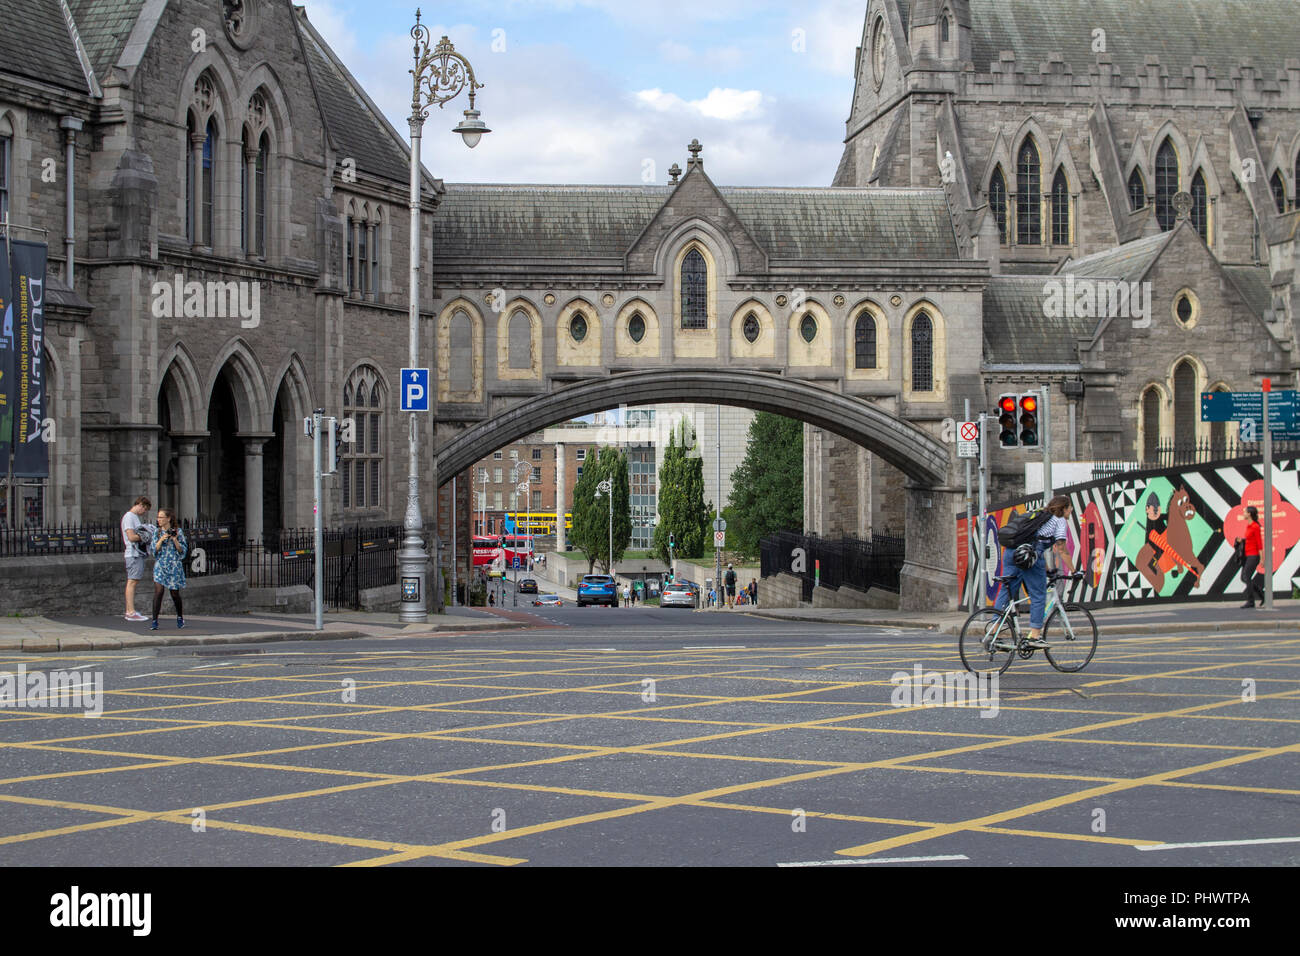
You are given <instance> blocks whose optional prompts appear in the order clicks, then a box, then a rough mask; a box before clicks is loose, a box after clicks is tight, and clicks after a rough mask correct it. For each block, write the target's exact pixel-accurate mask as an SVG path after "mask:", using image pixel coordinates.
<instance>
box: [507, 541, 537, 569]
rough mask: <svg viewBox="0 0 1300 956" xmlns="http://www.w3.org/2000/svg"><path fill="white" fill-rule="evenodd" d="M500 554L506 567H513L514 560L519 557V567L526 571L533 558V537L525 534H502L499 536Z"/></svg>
mask: <svg viewBox="0 0 1300 956" xmlns="http://www.w3.org/2000/svg"><path fill="white" fill-rule="evenodd" d="M501 556H502V557H503V558H504V559H505V567H506V568H507V569H509V568H513V567H514V560H515V558H516V557H518V558H519V567H520V569H521V570H524V571H527V570H528V565H529V562H530V561H532V559H533V539H532V537H531V536H530V535H526V534H504V535H502V536H501Z"/></svg>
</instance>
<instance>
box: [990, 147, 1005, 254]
mask: <svg viewBox="0 0 1300 956" xmlns="http://www.w3.org/2000/svg"><path fill="white" fill-rule="evenodd" d="M989 209H991V210H992V211H993V221H994V222H996V223H997V225H998V242H1000V243H1001V244H1002V245H1006V243H1007V181H1006V178H1005V177H1004V176H1003V175H1002V167H1001V166H999V167H997V168H996V169H994V170H993V178H992V179H990V180H989Z"/></svg>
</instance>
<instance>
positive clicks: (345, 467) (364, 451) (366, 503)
mask: <svg viewBox="0 0 1300 956" xmlns="http://www.w3.org/2000/svg"><path fill="white" fill-rule="evenodd" d="M383 415H384V398H383V387H382V386H381V384H380V380H379V373H378V372H377V371H375V369H374V368H373V367H372V366H369V365H363V366H361V367H360V368H358V369H357V370H356V371H355V372H353V373H352V374H351V375H350V376H348V380H347V383H346V384H345V385H344V387H343V420H344V422H347V421H349V420H351V422H352V441H351V442H350V443H345V444H344V445H343V454H342V461H341V462H340V463H339V487H340V489H341V490H342V492H343V507H344V509H347V510H357V509H361V508H366V509H370V508H382V507H384V494H383V491H384V483H383V470H384V445H385V438H384V427H383Z"/></svg>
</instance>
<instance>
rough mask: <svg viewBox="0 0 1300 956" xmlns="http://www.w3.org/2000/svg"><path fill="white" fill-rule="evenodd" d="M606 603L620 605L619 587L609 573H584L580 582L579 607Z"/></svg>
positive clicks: (610, 605)
mask: <svg viewBox="0 0 1300 956" xmlns="http://www.w3.org/2000/svg"><path fill="white" fill-rule="evenodd" d="M588 604H604V605H607V606H608V607H618V588H617V587H616V586H615V584H614V579H613V578H612V577H610V576H609V575H608V574H584V575H583V576H582V580H581V581H580V582H578V607H586V606H587V605H588Z"/></svg>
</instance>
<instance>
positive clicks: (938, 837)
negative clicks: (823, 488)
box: [0, 606, 1300, 867]
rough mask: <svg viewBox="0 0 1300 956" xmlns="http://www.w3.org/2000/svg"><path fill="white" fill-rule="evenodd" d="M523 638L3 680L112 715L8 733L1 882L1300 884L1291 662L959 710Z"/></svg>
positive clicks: (911, 634) (1199, 644) (908, 638)
mask: <svg viewBox="0 0 1300 956" xmlns="http://www.w3.org/2000/svg"><path fill="white" fill-rule="evenodd" d="M510 610H513V609H510ZM525 610H526V611H527V613H532V611H533V610H534V609H531V608H528V609H525V608H523V607H522V606H521V608H520V611H525ZM536 610H537V612H538V613H537V614H536V615H535V617H536V620H535V624H536V626H535V627H533V628H530V629H526V630H513V631H500V632H495V633H487V634H472V635H470V634H462V635H449V636H442V637H438V638H412V637H397V636H395V637H383V638H374V639H365V640H353V641H341V642H336V643H330V644H321V643H319V642H301V643H281V644H274V645H265V644H263V645H249V646H244V647H238V646H222V647H199V648H188V647H186V648H157V649H152V650H151V651H150V652H148V653H145V652H143V651H141V652H138V653H135V654H127V653H94V654H91V653H86V654H61V655H50V656H48V657H43V656H41V655H36V654H21V655H19V654H13V655H3V656H0V671H8V672H11V673H12V672H15V671H16V670H17V668H18V667H19V666H20V665H21V666H24V667H25V668H26V669H27V670H28V671H29V672H31V671H36V670H40V671H43V672H48V671H51V670H65V671H71V672H73V673H75V674H77V675H81V676H79V677H78V678H77V680H79V681H80V680H83V678H84V683H86V684H87V685H88V686H89V687H91V688H93V686H94V685H95V683H96V681H98V680H102V685H103V698H102V706H103V713H102V715H101V716H99V717H96V718H89V719H88V718H87V717H85V716H83V715H82V713H81V712H80V711H79V710H73V709H62V710H55V709H47V708H39V707H30V708H15V707H13V706H5V707H0V865H38V866H39V865H72V866H86V865H95V864H96V863H103V864H113V865H146V866H147V865H205V866H218V865H338V864H354V865H448V864H450V865H518V864H534V865H535V864H543V865H567V866H576V865H593V864H626V865H658V866H683V865H761V866H775V865H789V864H805V865H849V866H853V865H873V866H877V867H878V866H972V865H983V866H1006V865H1040V864H1066V865H1089V866H1115V865H1118V866H1148V865H1164V866H1167V865H1171V864H1172V865H1185V866H1250V865H1255V866H1258V865H1292V866H1294V865H1296V864H1297V863H1300V842H1297V839H1298V838H1300V833H1298V832H1297V831H1296V828H1295V821H1296V819H1297V818H1300V788H1298V785H1297V780H1300V773H1298V772H1297V771H1298V770H1300V691H1298V690H1297V686H1298V685H1297V677H1300V637H1297V638H1292V637H1287V636H1268V637H1258V636H1242V637H1232V636H1223V635H1214V636H1205V635H1201V636H1179V635H1178V634H1177V633H1176V632H1172V629H1171V633H1170V634H1169V635H1168V636H1161V637H1145V638H1140V639H1133V638H1112V639H1109V640H1108V637H1107V634H1106V633H1103V635H1102V644H1101V648H1100V650H1099V651H1098V654H1097V657H1096V659H1095V660H1094V661H1093V663H1092V664H1091V665H1090V666H1089V667H1088V669H1087V670H1086V671H1084V672H1082V673H1080V674H1076V675H1067V674H1059V673H1057V672H1055V671H1053V670H1051V669H1050V668H1049V667H1048V665H1047V664H1046V663H1045V662H1043V661H1042V660H1041V655H1037V656H1035V658H1033V659H1031V660H1029V661H1017V662H1016V663H1015V664H1014V665H1013V666H1012V668H1011V670H1010V671H1008V673H1007V674H1005V675H1004V676H1003V677H1002V679H1001V680H1000V682H999V684H998V686H997V687H996V688H992V687H985V688H984V690H985V692H986V696H984V697H983V698H980V699H977V700H976V701H974V703H975V704H976V706H973V707H959V706H933V704H934V703H936V701H935V700H933V699H926V698H925V697H924V695H923V693H922V690H923V689H924V688H926V687H929V688H931V689H933V687H934V683H933V681H930V682H929V683H926V680H925V677H924V675H927V674H945V673H950V672H955V671H959V670H960V667H961V665H960V662H959V660H958V658H957V654H956V648H955V646H954V642H953V639H952V638H949V637H941V636H936V635H934V634H932V633H928V632H923V631H904V630H899V629H888V628H886V629H882V628H864V627H860V626H834V625H818V624H797V625H792V624H785V623H777V622H772V621H766V620H763V619H761V618H758V617H754V616H751V615H748V614H744V613H739V612H734V613H692V612H689V611H684V610H682V611H678V610H675V609H658V608H644V607H643V608H637V609H635V610H633V609H623V608H619V609H606V608H583V609H578V608H571V607H565V608H559V609H536ZM918 667H919V668H920V671H921V673H922V675H923V676H922V679H921V681H920V682H919V684H917V685H913V683H912V682H911V681H910V680H909V681H908V682H907V683H906V684H904V682H903V681H902V680H896V681H892V682H891V678H894V677H895V675H899V674H901V675H904V676H905V677H907V678H909V679H910V678H911V677H913V675H915V674H916V670H915V669H916V668H918ZM74 668H75V669H77V670H75V671H74V670H73V669H74ZM0 686H3V685H0ZM904 687H906V688H907V690H908V692H909V693H911V692H912V691H913V690H915V691H916V699H914V700H910V699H905V698H903V697H902V693H903V688H904ZM956 692H957V688H956V687H955V686H952V687H951V689H950V690H947V691H945V693H948V694H949V695H950V696H951V695H952V694H955V693H956ZM934 693H937V692H934ZM79 703H80V704H82V705H86V704H88V701H87V700H86V699H83V700H81V701H80V702H79ZM982 714H983V715H984V716H982Z"/></svg>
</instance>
